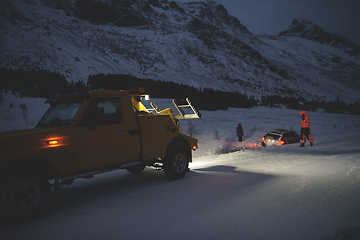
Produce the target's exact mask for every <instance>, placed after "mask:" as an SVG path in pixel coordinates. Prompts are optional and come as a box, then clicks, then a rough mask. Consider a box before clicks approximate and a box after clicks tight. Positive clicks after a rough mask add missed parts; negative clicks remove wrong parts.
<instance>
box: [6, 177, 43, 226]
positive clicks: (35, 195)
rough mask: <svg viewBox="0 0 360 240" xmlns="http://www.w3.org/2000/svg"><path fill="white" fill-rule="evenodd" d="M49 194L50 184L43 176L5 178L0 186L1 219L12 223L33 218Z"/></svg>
mask: <svg viewBox="0 0 360 240" xmlns="http://www.w3.org/2000/svg"><path fill="white" fill-rule="evenodd" d="M49 195H50V185H49V182H48V181H47V179H45V178H39V177H18V178H12V179H6V180H5V181H3V182H2V183H1V186H0V196H1V202H0V203H1V208H0V214H1V215H2V216H1V221H4V220H5V221H6V223H7V224H14V223H20V222H22V221H26V220H28V219H31V218H33V217H34V216H35V215H36V214H37V213H38V212H39V210H40V209H41V207H43V206H44V203H45V202H46V200H48V197H49ZM5 221H4V223H5Z"/></svg>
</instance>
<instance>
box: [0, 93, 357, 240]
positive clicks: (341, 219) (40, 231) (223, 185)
mask: <svg viewBox="0 0 360 240" xmlns="http://www.w3.org/2000/svg"><path fill="white" fill-rule="evenodd" d="M156 100H157V101H158V102H157V101H156ZM164 101H165V100H159V99H155V100H154V102H155V103H157V104H158V106H159V107H160V108H163V106H164ZM43 102H44V99H16V98H14V97H13V96H11V95H8V96H6V97H5V99H4V101H3V103H1V104H0V131H8V130H12V129H20V128H24V127H26V123H25V119H24V118H23V117H22V113H21V109H20V108H19V104H22V103H25V104H26V106H27V107H28V109H27V120H28V122H29V123H30V124H29V127H33V126H34V125H35V124H36V122H37V120H38V119H39V118H40V117H41V115H42V113H43V112H44V111H45V110H46V108H47V106H46V105H45V104H43ZM10 103H13V104H12V105H13V106H14V107H12V108H10V107H9V105H10ZM201 113H202V115H203V117H202V118H201V119H194V120H190V121H191V123H192V124H193V125H195V128H194V129H195V133H196V134H195V137H197V138H198V139H199V147H200V148H199V149H198V150H197V151H196V152H194V154H193V162H192V163H191V164H190V168H191V171H190V172H188V174H187V175H186V176H185V178H183V179H181V180H177V181H170V180H168V179H167V178H166V177H165V175H164V174H163V172H162V171H156V170H154V169H152V168H147V169H145V171H144V172H143V173H141V174H139V175H132V174H129V173H128V172H127V171H124V170H118V171H114V172H110V173H106V174H101V175H97V176H95V177H94V178H93V179H90V180H89V179H78V180H75V181H74V183H73V184H72V185H69V186H66V185H64V186H62V193H61V194H59V195H53V198H52V201H51V203H50V204H49V206H48V207H47V209H46V211H45V212H44V213H43V214H42V216H41V217H40V218H39V219H36V220H33V221H31V222H29V223H26V224H23V225H19V226H16V227H12V228H3V229H0V239H1V240H9V239H36V240H41V239H44V240H45V239H46V240H48V239H54V240H55V239H61V240H62V239H89V240H90V239H166V240H168V239H251V240H256V239H276V240H279V239H292V240H293V239H301V240H303V239H306V240H309V239H314V240H315V239H317V240H319V239H359V238H360V204H359V203H360V147H359V142H358V140H359V139H360V131H359V130H360V116H351V115H342V114H329V113H322V112H309V113H308V115H309V116H310V118H311V121H312V132H313V136H314V140H315V145H314V146H313V147H310V146H309V145H306V147H304V148H299V145H298V144H292V145H286V146H276V147H257V146H258V143H259V141H260V139H261V137H262V136H263V135H264V134H265V133H266V131H268V130H271V129H275V128H286V129H293V130H295V131H296V132H299V119H300V116H299V111H297V110H289V109H284V108H273V109H269V108H262V107H259V108H251V109H229V110H227V111H214V112H207V111H202V112H201ZM239 122H241V123H242V124H243V128H244V132H245V137H244V142H243V143H239V142H237V141H236V140H237V137H236V134H235V128H236V126H237V124H238V123H239ZM181 124H182V129H183V132H185V133H186V132H187V130H188V121H187V122H186V121H182V123H181ZM216 138H217V139H216ZM254 147H257V148H254ZM234 149H237V150H239V149H243V150H240V151H234V152H233V150H234ZM226 152H229V153H226ZM219 153H222V154H219Z"/></svg>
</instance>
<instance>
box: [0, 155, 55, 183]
mask: <svg viewBox="0 0 360 240" xmlns="http://www.w3.org/2000/svg"><path fill="white" fill-rule="evenodd" d="M14 173H16V174H29V173H31V174H35V175H42V176H44V177H46V178H47V179H53V178H55V176H56V169H55V168H54V166H53V165H52V164H51V162H50V160H49V159H48V158H47V157H45V156H33V157H27V158H21V159H13V160H8V161H5V162H1V163H0V174H1V176H3V177H8V176H11V175H12V174H14Z"/></svg>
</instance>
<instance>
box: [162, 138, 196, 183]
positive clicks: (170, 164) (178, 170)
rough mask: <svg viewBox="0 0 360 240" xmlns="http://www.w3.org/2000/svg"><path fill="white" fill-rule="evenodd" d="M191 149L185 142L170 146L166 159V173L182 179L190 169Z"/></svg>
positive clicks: (169, 176)
mask: <svg viewBox="0 0 360 240" xmlns="http://www.w3.org/2000/svg"><path fill="white" fill-rule="evenodd" d="M189 161H190V150H189V148H188V147H187V146H186V144H185V143H183V142H177V143H176V144H174V146H172V147H170V148H169V149H168V151H167V153H166V155H165V159H164V162H163V164H164V167H163V168H164V173H165V175H166V176H167V177H168V178H170V179H174V180H176V179H180V178H183V177H184V176H185V174H186V173H187V171H188V169H189Z"/></svg>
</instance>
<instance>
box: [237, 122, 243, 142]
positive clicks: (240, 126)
mask: <svg viewBox="0 0 360 240" xmlns="http://www.w3.org/2000/svg"><path fill="white" fill-rule="evenodd" d="M236 134H237V136H238V138H239V142H242V138H243V136H244V131H243V128H242V124H241V123H239V124H238V125H237V127H236Z"/></svg>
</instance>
